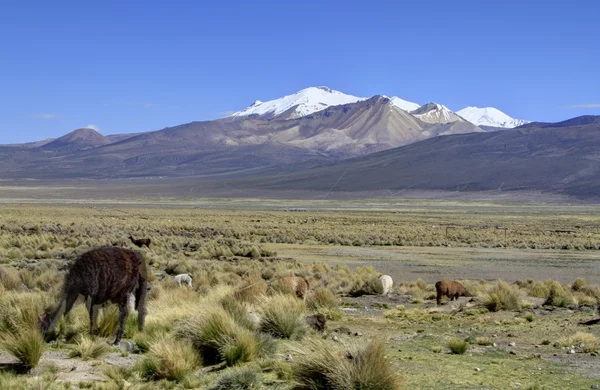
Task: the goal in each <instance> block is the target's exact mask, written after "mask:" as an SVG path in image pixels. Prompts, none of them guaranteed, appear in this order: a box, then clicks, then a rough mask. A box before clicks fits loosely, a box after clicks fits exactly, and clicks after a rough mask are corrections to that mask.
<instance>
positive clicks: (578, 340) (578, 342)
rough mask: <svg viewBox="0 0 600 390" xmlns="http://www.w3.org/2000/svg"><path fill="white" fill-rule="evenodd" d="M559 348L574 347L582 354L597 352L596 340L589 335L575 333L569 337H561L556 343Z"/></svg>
mask: <svg viewBox="0 0 600 390" xmlns="http://www.w3.org/2000/svg"><path fill="white" fill-rule="evenodd" d="M555 345H556V346H559V347H575V348H577V349H579V351H581V352H583V353H590V352H596V351H597V350H598V338H597V337H596V336H594V335H593V334H591V333H584V332H577V333H575V334H574V335H573V336H570V337H562V338H560V339H559V340H558V341H557V342H556V343H555Z"/></svg>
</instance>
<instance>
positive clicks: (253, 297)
mask: <svg viewBox="0 0 600 390" xmlns="http://www.w3.org/2000/svg"><path fill="white" fill-rule="evenodd" d="M266 294H267V282H265V280H264V279H262V278H261V277H260V276H256V277H253V278H250V279H247V280H245V281H244V282H243V283H242V284H241V285H240V286H239V287H238V288H237V289H236V290H235V293H234V297H235V299H237V300H239V301H242V302H248V303H256V302H258V301H259V300H261V299H262V298H263V297H264V296H265V295H266Z"/></svg>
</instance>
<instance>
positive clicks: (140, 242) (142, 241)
mask: <svg viewBox="0 0 600 390" xmlns="http://www.w3.org/2000/svg"><path fill="white" fill-rule="evenodd" d="M129 239H130V240H131V242H133V244H134V245H135V246H137V247H138V248H141V247H143V246H144V245H145V246H146V248H150V239H149V238H140V239H137V240H136V239H135V238H133V236H132V235H131V234H130V235H129Z"/></svg>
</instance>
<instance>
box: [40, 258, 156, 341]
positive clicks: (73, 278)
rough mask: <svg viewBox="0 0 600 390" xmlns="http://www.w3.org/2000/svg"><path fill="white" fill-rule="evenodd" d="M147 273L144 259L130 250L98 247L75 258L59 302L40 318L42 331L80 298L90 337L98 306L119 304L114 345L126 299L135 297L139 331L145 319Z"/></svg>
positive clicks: (54, 323)
mask: <svg viewBox="0 0 600 390" xmlns="http://www.w3.org/2000/svg"><path fill="white" fill-rule="evenodd" d="M147 291H148V274H147V271H146V261H145V260H144V257H143V256H142V255H141V254H139V253H137V252H134V251H132V250H130V249H125V248H120V247H100V248H96V249H92V250H90V251H88V252H86V253H84V254H82V255H81V256H79V257H78V258H77V259H76V260H75V262H74V263H73V265H72V266H71V268H70V270H69V273H68V274H67V276H66V278H65V282H64V285H63V291H62V299H61V301H60V304H59V306H58V308H57V309H56V311H55V312H54V313H53V314H52V315H49V314H48V313H43V314H42V315H40V320H41V326H42V332H43V334H44V335H45V334H46V333H47V332H49V331H52V330H53V329H54V327H55V326H56V323H57V322H58V320H59V319H60V317H61V316H62V315H63V314H64V315H65V316H66V315H67V314H68V313H69V311H71V309H72V308H73V304H74V303H75V301H76V300H77V298H78V297H79V296H80V295H83V297H84V298H85V299H86V301H87V307H88V311H89V314H90V334H94V330H95V328H96V319H97V316H98V309H99V307H100V305H103V304H105V303H108V302H112V303H116V304H118V305H119V329H118V330H117V335H116V339H115V341H114V343H113V344H115V345H116V344H118V343H119V342H120V341H121V336H122V335H123V327H124V325H125V319H126V317H127V314H128V310H129V309H128V304H127V303H128V299H129V295H130V294H131V293H133V294H134V296H135V305H134V306H135V309H136V310H137V312H138V329H139V330H143V328H144V320H145V318H146V294H147Z"/></svg>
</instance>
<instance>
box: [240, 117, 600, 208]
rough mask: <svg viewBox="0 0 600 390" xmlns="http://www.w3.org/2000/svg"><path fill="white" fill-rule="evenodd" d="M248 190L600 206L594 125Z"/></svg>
mask: <svg viewBox="0 0 600 390" xmlns="http://www.w3.org/2000/svg"><path fill="white" fill-rule="evenodd" d="M242 182H243V180H241V182H240V183H238V184H237V185H240V186H241V185H243V183H242ZM247 185H249V186H250V187H252V188H259V189H263V190H267V189H274V190H275V189H277V190H305V191H320V192H327V191H338V192H340V191H348V192H357V191H377V190H389V191H390V193H394V192H397V191H403V190H406V189H411V190H415V189H422V190H443V191H457V192H461V191H467V192H468V191H496V192H501V191H541V192H550V193H558V194H566V195H571V196H575V197H580V198H593V199H600V125H598V124H595V123H593V124H586V125H580V126H573V127H544V128H538V127H530V128H524V129H514V130H505V131H499V132H491V133H474V134H462V135H451V136H441V137H435V138H431V139H428V140H424V141H421V142H416V143H413V144H411V145H408V146H404V147H399V148H394V149H390V150H386V151H382V152H379V153H373V154H370V155H366V156H362V157H357V158H351V159H347V160H343V161H339V162H336V163H331V164H327V165H320V166H317V167H313V168H310V169H305V170H300V171H297V172H294V173H290V174H286V175H272V174H271V175H269V176H268V177H264V178H261V179H253V180H252V183H251V184H250V183H248V184H247Z"/></svg>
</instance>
